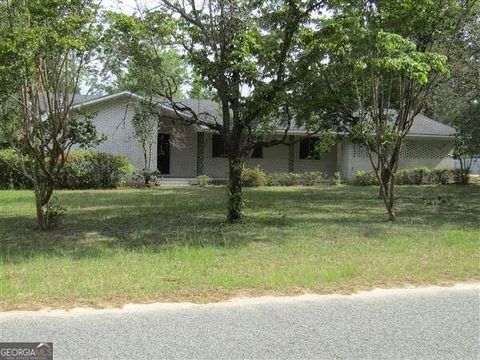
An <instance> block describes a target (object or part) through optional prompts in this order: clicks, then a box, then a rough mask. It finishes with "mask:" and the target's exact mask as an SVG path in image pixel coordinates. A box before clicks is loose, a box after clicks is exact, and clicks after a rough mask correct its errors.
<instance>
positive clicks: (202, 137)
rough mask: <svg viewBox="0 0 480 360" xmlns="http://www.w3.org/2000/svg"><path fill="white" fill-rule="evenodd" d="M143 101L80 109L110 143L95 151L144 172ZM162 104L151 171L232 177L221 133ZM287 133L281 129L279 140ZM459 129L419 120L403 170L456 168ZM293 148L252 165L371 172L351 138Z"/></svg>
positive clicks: (202, 104)
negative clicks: (139, 115)
mask: <svg viewBox="0 0 480 360" xmlns="http://www.w3.org/2000/svg"><path fill="white" fill-rule="evenodd" d="M139 100H141V98H140V97H139V96H138V95H136V94H132V93H130V92H126V91H125V92H120V93H117V94H113V95H106V96H78V98H77V99H76V100H75V106H74V108H75V109H77V110H78V109H82V110H86V111H88V112H94V113H95V114H96V117H95V118H94V120H93V121H94V123H95V125H96V128H97V131H98V133H99V134H101V135H104V136H105V137H106V141H104V142H103V143H101V144H100V145H98V146H97V147H96V148H95V149H93V150H95V151H100V152H105V153H110V154H122V155H125V156H127V157H128V158H129V159H130V161H131V162H132V163H133V164H134V165H135V166H136V167H137V168H139V169H141V168H143V167H144V158H143V151H142V149H141V146H140V144H139V142H138V141H137V139H136V138H135V134H134V129H133V126H132V121H131V120H132V118H133V115H134V113H135V106H136V104H138V101H139ZM181 102H182V103H183V104H185V105H187V106H189V107H190V108H192V109H193V110H194V111H197V112H207V113H210V114H215V115H218V113H219V107H218V104H217V103H215V102H213V101H209V100H193V99H186V100H181ZM159 106H161V111H162V114H163V115H162V116H163V117H164V121H161V122H160V124H159V126H158V135H157V137H156V139H155V140H156V141H155V143H154V145H153V148H152V163H151V166H152V169H158V170H160V172H161V173H162V174H163V175H164V176H165V177H171V178H185V179H192V178H195V177H196V176H198V175H202V174H204V175H208V176H210V177H212V178H214V179H224V178H228V160H227V159H226V158H225V148H224V144H223V141H222V138H221V136H220V135H218V134H216V133H214V132H213V131H211V130H209V129H207V128H203V127H200V126H196V125H190V126H178V125H176V123H177V122H178V115H177V114H176V113H175V111H174V110H173V109H172V108H171V107H169V106H168V105H159ZM282 133H283V130H279V136H281V135H280V134H282ZM453 135H454V129H453V128H451V127H449V126H447V125H444V124H441V123H439V122H437V121H435V120H432V119H430V118H428V117H426V116H424V115H418V116H417V117H416V118H415V121H414V125H413V127H412V129H411V131H410V133H409V135H408V137H407V141H406V146H404V148H403V149H402V153H401V161H400V167H401V168H414V167H428V168H453V166H454V161H453V157H452V152H453V147H454V139H453ZM289 140H290V142H293V141H292V140H296V141H295V142H293V144H291V145H275V146H272V147H268V148H266V147H264V148H260V147H259V148H256V149H255V151H254V152H253V155H252V158H251V159H250V160H249V161H248V166H250V167H256V166H259V167H260V168H262V169H263V170H264V171H265V172H307V171H321V172H323V173H324V174H325V175H327V176H328V175H332V174H333V173H334V172H337V171H338V172H340V173H341V174H342V176H343V177H344V178H347V179H350V178H352V177H353V175H354V174H355V172H357V171H359V170H363V171H371V169H372V168H371V164H370V161H369V159H368V155H367V151H366V149H365V148H363V147H362V146H360V145H356V144H352V143H351V142H349V141H347V140H346V139H343V140H340V141H338V142H337V144H336V146H334V147H333V148H331V149H330V151H329V152H327V153H322V154H320V155H318V154H314V153H313V150H314V147H315V137H309V136H308V134H307V133H306V131H305V130H302V129H298V128H296V129H291V130H290V131H289Z"/></svg>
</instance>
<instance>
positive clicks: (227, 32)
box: [149, 0, 321, 222]
mask: <svg viewBox="0 0 480 360" xmlns="http://www.w3.org/2000/svg"><path fill="white" fill-rule="evenodd" d="M160 3H161V5H162V6H161V7H159V8H156V10H154V11H150V12H149V14H152V13H155V12H157V11H159V12H161V13H167V14H173V15H174V16H172V17H171V18H178V19H179V21H178V29H177V34H176V35H177V39H178V40H179V42H180V44H181V46H182V48H183V51H184V54H185V56H186V59H187V60H188V62H189V64H190V65H191V66H192V68H193V71H194V73H195V74H197V76H198V78H197V81H198V82H199V83H200V84H201V86H202V87H203V88H206V89H209V91H210V90H213V91H210V94H211V97H214V98H215V99H218V102H219V108H220V109H219V112H220V116H219V115H218V114H217V113H198V112H196V111H195V110H194V109H192V108H190V107H188V106H186V105H185V104H183V103H182V102H180V101H178V100H177V99H176V97H175V94H176V93H177V91H178V86H177V84H176V83H175V82H174V81H167V82H166V83H165V84H163V85H161V86H156V87H149V91H150V93H151V94H153V95H156V96H159V97H162V98H166V99H168V101H169V102H170V104H171V105H172V106H173V108H174V109H175V111H177V113H178V115H179V117H180V118H182V119H183V121H184V122H185V123H186V124H196V125H201V126H204V127H206V128H208V129H210V130H213V131H215V132H217V133H218V134H220V135H221V136H222V137H223V140H224V142H225V147H226V156H227V157H228V169H229V182H228V199H229V204H228V215H227V219H228V221H229V222H239V221H241V220H242V208H243V195H242V183H241V174H242V169H243V167H244V164H245V161H246V159H248V158H249V157H250V156H251V153H252V152H253V150H254V148H255V146H259V145H265V146H270V145H273V144H274V143H279V142H281V141H284V140H285V138H284V139H282V140H280V139H277V140H275V139H271V138H270V137H269V136H270V135H271V134H272V133H273V132H274V131H275V130H277V129H278V127H279V126H280V127H283V128H284V129H285V134H286V132H287V131H288V128H289V123H290V118H289V116H288V111H287V110H288V104H287V101H286V100H287V97H288V96H289V92H288V89H291V81H292V77H291V74H292V71H291V67H292V66H293V64H294V60H295V57H296V51H297V50H298V49H297V47H296V44H297V40H298V34H299V31H300V29H301V26H302V24H303V23H304V22H305V21H308V19H309V14H310V12H311V11H313V10H314V9H316V8H318V6H319V5H320V3H321V2H319V1H313V0H304V1H298V0H296V1H294V0H269V1H263V2H259V1H246V0H235V1H234V0H203V1H195V0H185V1H168V0H160Z"/></svg>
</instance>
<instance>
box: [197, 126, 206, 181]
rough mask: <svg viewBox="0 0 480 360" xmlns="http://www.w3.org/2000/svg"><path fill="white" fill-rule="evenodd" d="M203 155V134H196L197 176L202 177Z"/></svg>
mask: <svg viewBox="0 0 480 360" xmlns="http://www.w3.org/2000/svg"><path fill="white" fill-rule="evenodd" d="M204 153H205V133H204V132H197V175H203V156H204Z"/></svg>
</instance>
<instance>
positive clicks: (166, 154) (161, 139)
mask: <svg viewBox="0 0 480 360" xmlns="http://www.w3.org/2000/svg"><path fill="white" fill-rule="evenodd" d="M157 169H158V170H159V171H160V173H161V174H165V175H168V174H170V135H169V134H158V141H157Z"/></svg>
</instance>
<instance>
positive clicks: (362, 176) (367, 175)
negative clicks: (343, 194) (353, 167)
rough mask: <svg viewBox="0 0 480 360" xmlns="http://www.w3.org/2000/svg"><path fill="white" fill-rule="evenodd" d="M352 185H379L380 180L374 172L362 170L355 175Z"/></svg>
mask: <svg viewBox="0 0 480 360" xmlns="http://www.w3.org/2000/svg"><path fill="white" fill-rule="evenodd" d="M352 184H353V185H357V186H368V185H379V184H378V179H377V177H376V176H375V174H374V173H373V172H369V171H361V170H359V171H357V172H355V174H354V175H353V180H352Z"/></svg>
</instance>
